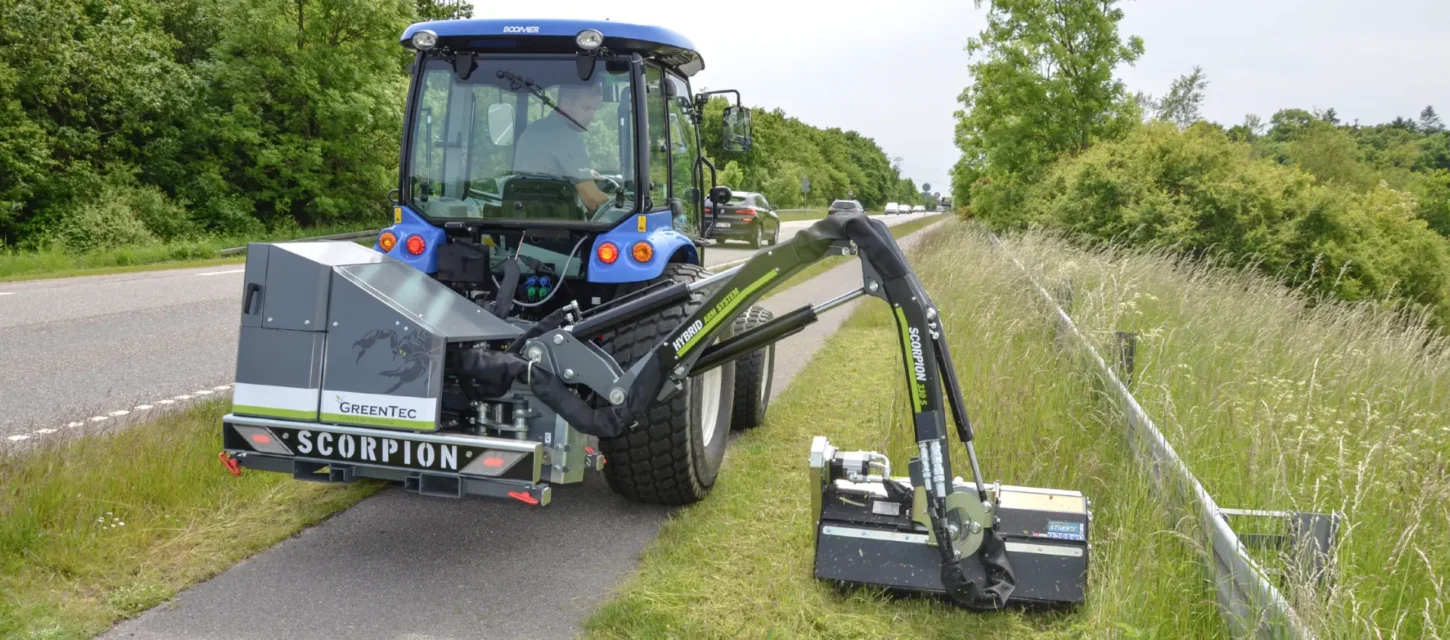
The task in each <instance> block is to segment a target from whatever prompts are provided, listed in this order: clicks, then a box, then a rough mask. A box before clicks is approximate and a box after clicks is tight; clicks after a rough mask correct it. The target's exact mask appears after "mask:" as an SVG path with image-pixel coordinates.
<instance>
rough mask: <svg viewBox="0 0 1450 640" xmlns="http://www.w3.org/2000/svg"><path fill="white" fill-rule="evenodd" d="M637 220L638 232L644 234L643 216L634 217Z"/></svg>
mask: <svg viewBox="0 0 1450 640" xmlns="http://www.w3.org/2000/svg"><path fill="white" fill-rule="evenodd" d="M635 217H636V218H638V219H639V232H640V233H644V216H635Z"/></svg>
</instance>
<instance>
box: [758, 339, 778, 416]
mask: <svg viewBox="0 0 1450 640" xmlns="http://www.w3.org/2000/svg"><path fill="white" fill-rule="evenodd" d="M770 355H771V354H770V352H769V351H767V352H765V366H764V367H761V374H760V404H761V405H764V404H765V400H766V398H765V392H766V391H767V390H768V389H770V376H771V373H772V372H771V370H770V369H771V367H774V366H775V364H774V363H772V362H771V357H770Z"/></svg>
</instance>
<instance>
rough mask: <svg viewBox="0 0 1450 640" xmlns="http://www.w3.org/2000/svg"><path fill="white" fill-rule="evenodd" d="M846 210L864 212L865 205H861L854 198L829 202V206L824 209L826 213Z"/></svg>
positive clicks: (833, 213)
mask: <svg viewBox="0 0 1450 640" xmlns="http://www.w3.org/2000/svg"><path fill="white" fill-rule="evenodd" d="M846 212H855V213H865V212H866V207H863V206H861V203H860V202H857V201H855V200H837V201H835V202H832V203H831V208H830V209H827V210H826V215H828V216H829V215H835V214H837V213H846Z"/></svg>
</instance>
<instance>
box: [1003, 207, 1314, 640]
mask: <svg viewBox="0 0 1450 640" xmlns="http://www.w3.org/2000/svg"><path fill="white" fill-rule="evenodd" d="M991 239H992V244H993V245H994V246H996V247H997V249H998V250H1000V251H1001V252H1002V253H1003V254H1004V255H1006V256H1007V257H1008V258H1009V259H1011V260H1012V263H1013V264H1015V265H1017V268H1018V269H1021V270H1022V274H1023V275H1024V276H1026V277H1027V280H1028V281H1029V282H1031V283H1032V286H1033V288H1035V289H1036V290H1037V292H1038V293H1039V294H1041V296H1042V299H1043V300H1044V301H1046V302H1047V304H1048V306H1049V307H1050V308H1051V309H1052V310H1053V311H1055V312H1056V315H1057V321H1058V323H1059V325H1060V327H1061V328H1062V329H1065V331H1064V332H1060V333H1066V334H1067V335H1069V336H1071V338H1072V339H1073V341H1074V342H1076V343H1077V345H1078V346H1079V347H1080V348H1081V349H1082V350H1083V351H1084V352H1085V353H1086V354H1087V355H1089V356H1091V359H1092V361H1093V362H1094V363H1095V364H1096V366H1097V373H1098V374H1099V375H1100V376H1101V377H1102V378H1103V380H1104V381H1105V382H1106V384H1107V386H1108V389H1109V392H1110V393H1111V394H1112V395H1113V396H1115V399H1116V401H1117V403H1118V405H1119V408H1120V409H1121V411H1122V413H1123V416H1124V418H1125V420H1124V423H1123V424H1124V426H1125V428H1126V429H1127V433H1126V434H1125V435H1126V436H1127V439H1128V441H1129V443H1130V445H1131V446H1132V448H1133V450H1134V453H1135V454H1137V456H1138V459H1139V462H1141V463H1142V464H1143V465H1144V466H1146V467H1147V469H1148V470H1149V472H1150V474H1151V475H1152V478H1153V480H1154V483H1153V484H1154V486H1153V489H1155V490H1156V491H1157V492H1158V494H1159V498H1160V499H1162V500H1164V501H1165V502H1166V503H1169V504H1175V505H1176V506H1178V507H1179V508H1180V509H1183V510H1185V511H1190V512H1193V513H1194V515H1195V516H1196V517H1197V520H1198V524H1199V527H1200V528H1201V531H1202V532H1206V534H1207V539H1206V540H1203V542H1206V543H1208V544H1206V545H1205V547H1206V549H1205V554H1204V557H1203V560H1204V562H1205V564H1206V565H1207V569H1208V571H1209V574H1210V575H1211V576H1212V579H1213V583H1214V587H1215V591H1216V592H1217V594H1218V603H1219V611H1220V613H1221V614H1222V616H1223V619H1224V623H1225V625H1226V626H1227V627H1228V628H1229V631H1230V632H1231V633H1232V634H1233V635H1234V636H1235V637H1254V638H1274V639H1281V638H1293V639H1305V640H1312V638H1313V637H1314V636H1313V635H1312V634H1311V633H1310V632H1309V631H1308V630H1307V629H1305V628H1304V625H1303V623H1302V621H1300V620H1299V618H1298V616H1297V615H1296V614H1295V613H1294V610H1293V608H1292V607H1290V605H1289V603H1288V601H1286V600H1285V599H1284V596H1283V595H1282V594H1280V593H1279V590H1278V589H1276V588H1275V587H1274V586H1273V585H1272V584H1271V583H1270V582H1269V580H1268V579H1267V578H1266V574H1265V572H1264V570H1263V568H1261V567H1260V566H1259V565H1258V563H1256V562H1254V560H1253V559H1252V558H1250V557H1249V556H1248V554H1247V553H1245V547H1246V545H1245V544H1244V543H1243V541H1241V540H1240V538H1239V536H1238V535H1237V534H1236V533H1234V531H1233V529H1232V528H1231V527H1230V526H1229V524H1228V521H1227V520H1225V519H1224V515H1225V512H1226V511H1227V512H1232V511H1233V510H1225V509H1220V508H1219V506H1218V504H1217V503H1216V502H1214V499H1213V497H1212V496H1210V495H1209V494H1208V491H1207V490H1206V489H1204V487H1203V484H1202V483H1201V482H1199V481H1198V478H1196V477H1194V475H1193V472H1192V471H1190V470H1189V469H1188V465H1187V464H1185V463H1184V462H1183V460H1182V458H1179V457H1178V453H1177V452H1176V451H1174V450H1173V445H1171V444H1169V443H1168V440H1167V439H1166V438H1164V437H1163V433H1162V432H1161V431H1159V430H1158V427H1157V425H1155V424H1154V423H1153V419H1152V418H1151V417H1149V416H1148V413H1147V412H1146V411H1144V410H1143V407H1142V406H1141V405H1139V404H1138V400H1137V399H1136V398H1134V397H1133V394H1132V393H1130V392H1129V391H1128V388H1127V387H1126V386H1125V385H1124V384H1123V382H1122V381H1121V380H1119V378H1118V376H1117V374H1116V373H1114V372H1113V369H1112V367H1110V366H1108V364H1107V362H1106V361H1104V360H1103V358H1102V356H1101V355H1099V354H1098V351H1097V349H1096V348H1094V347H1093V345H1092V343H1091V342H1089V341H1088V339H1087V337H1086V336H1084V335H1083V334H1082V332H1081V331H1079V330H1078V327H1077V324H1076V323H1074V322H1073V321H1072V317H1071V316H1069V315H1068V314H1067V312H1066V311H1063V309H1062V307H1061V306H1059V305H1058V304H1057V301H1056V300H1055V299H1054V298H1053V296H1052V294H1051V293H1049V292H1048V290H1047V289H1045V288H1043V286H1042V285H1041V284H1040V283H1038V282H1037V279H1036V278H1034V277H1032V273H1031V272H1030V271H1028V270H1027V267H1026V266H1024V265H1023V264H1022V262H1020V261H1019V260H1017V257H1016V256H1014V255H1012V253H1011V252H1010V251H1008V250H1007V247H1006V246H1005V245H1003V244H1002V241H1001V239H999V238H997V236H996V235H992V236H991Z"/></svg>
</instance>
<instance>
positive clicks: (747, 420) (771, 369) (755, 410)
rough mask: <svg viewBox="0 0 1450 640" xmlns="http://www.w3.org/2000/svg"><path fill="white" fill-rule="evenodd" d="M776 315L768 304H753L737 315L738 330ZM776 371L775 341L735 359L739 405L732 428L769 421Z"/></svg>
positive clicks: (736, 398) (748, 327) (762, 322)
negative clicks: (769, 406) (766, 305)
mask: <svg viewBox="0 0 1450 640" xmlns="http://www.w3.org/2000/svg"><path fill="white" fill-rule="evenodd" d="M774 317H775V315H774V314H772V313H771V312H770V310H769V309H766V308H765V307H759V306H756V307H751V308H750V309H749V310H747V311H746V312H745V313H744V314H742V315H741V316H740V317H738V318H736V319H735V333H736V334H740V333H742V332H744V331H747V330H749V329H754V328H755V327H758V326H760V325H763V324H765V323H767V322H770V320H771V318H774ZM774 375H775V345H774V344H771V345H768V346H765V347H761V348H760V349H757V350H755V351H752V352H750V353H749V354H747V355H744V356H741V357H740V358H738V359H737V360H735V409H734V410H733V411H731V417H730V428H731V429H734V430H737V431H740V430H744V429H754V428H755V427H758V426H760V423H762V422H765V409H766V407H767V406H768V405H769V404H770V379H771V377H772V376H774Z"/></svg>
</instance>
